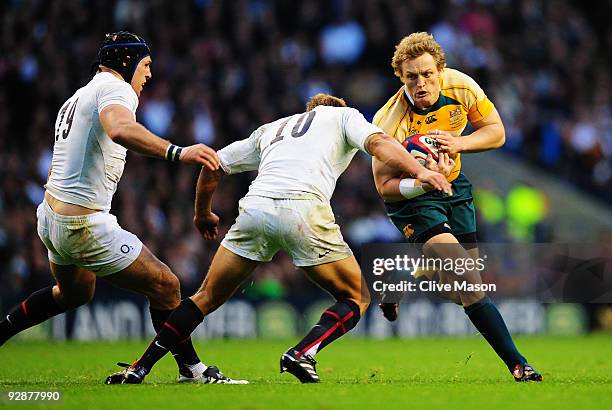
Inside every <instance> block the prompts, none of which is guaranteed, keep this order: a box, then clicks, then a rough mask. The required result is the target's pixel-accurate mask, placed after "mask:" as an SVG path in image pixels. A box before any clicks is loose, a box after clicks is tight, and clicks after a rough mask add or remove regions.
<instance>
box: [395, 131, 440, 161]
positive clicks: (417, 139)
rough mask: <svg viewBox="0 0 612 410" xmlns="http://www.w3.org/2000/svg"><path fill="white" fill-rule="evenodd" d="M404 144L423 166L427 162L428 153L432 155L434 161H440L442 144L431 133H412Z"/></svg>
mask: <svg viewBox="0 0 612 410" xmlns="http://www.w3.org/2000/svg"><path fill="white" fill-rule="evenodd" d="M402 145H403V146H404V148H406V151H408V153H409V154H410V155H412V156H413V157H414V158H415V159H416V160H417V161H419V163H420V164H421V165H423V166H425V164H426V160H427V155H431V157H432V158H433V160H434V161H436V162H437V161H438V148H439V147H440V144H438V142H437V141H436V140H435V138H433V137H432V136H430V135H425V134H414V135H411V136H409V137H408V138H406V139H405V140H404V142H402Z"/></svg>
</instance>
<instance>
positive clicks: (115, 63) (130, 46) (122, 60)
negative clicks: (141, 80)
mask: <svg viewBox="0 0 612 410" xmlns="http://www.w3.org/2000/svg"><path fill="white" fill-rule="evenodd" d="M148 55H151V50H150V49H149V46H148V44H147V43H146V41H145V40H144V39H143V38H142V37H140V36H137V35H136V34H133V33H130V32H127V31H118V32H116V33H109V34H106V36H105V38H104V41H103V42H102V45H101V46H100V50H99V51H98V57H97V59H96V61H95V62H94V63H93V67H92V68H94V69H97V68H98V66H100V65H103V66H105V67H108V68H112V69H113V70H115V71H117V72H118V73H119V74H121V76H122V77H123V79H124V80H125V81H126V82H127V83H131V82H132V77H133V76H134V72H135V71H136V67H138V63H140V60H142V59H143V58H145V57H146V56H148Z"/></svg>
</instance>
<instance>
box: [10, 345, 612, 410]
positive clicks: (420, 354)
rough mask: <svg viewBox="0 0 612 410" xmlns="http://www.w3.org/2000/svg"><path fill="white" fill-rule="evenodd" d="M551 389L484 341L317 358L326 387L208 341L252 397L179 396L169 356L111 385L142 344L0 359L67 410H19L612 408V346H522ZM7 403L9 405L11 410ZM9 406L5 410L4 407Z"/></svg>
mask: <svg viewBox="0 0 612 410" xmlns="http://www.w3.org/2000/svg"><path fill="white" fill-rule="evenodd" d="M517 343H518V345H519V347H520V348H521V350H522V352H523V353H524V354H525V355H526V356H527V357H528V358H529V360H530V361H531V363H532V364H533V365H534V366H535V367H536V368H537V369H538V370H540V371H541V372H542V374H543V376H544V382H543V383H538V384H535V383H515V382H514V381H513V379H512V377H511V376H510V374H509V373H508V372H507V371H506V370H505V368H504V367H503V365H502V363H501V362H500V361H499V360H498V359H497V357H496V356H495V354H494V353H493V352H492V351H491V350H490V348H489V347H488V345H486V343H485V342H484V340H482V339H479V338H477V337H471V338H436V339H417V340H398V339H392V340H384V341H381V340H366V339H346V340H341V341H339V342H337V343H334V344H333V345H331V346H329V347H328V348H327V349H325V350H324V351H323V352H321V353H320V354H319V355H318V360H319V364H318V366H317V367H318V370H319V374H320V376H321V379H322V383H321V384H319V385H300V384H299V383H298V382H297V381H296V380H295V379H294V378H293V377H292V376H291V375H288V374H282V375H281V374H279V373H278V357H279V355H280V353H281V352H282V351H284V350H285V349H286V348H287V346H288V345H289V342H288V341H270V340H232V341H219V340H217V341H208V342H202V343H198V344H197V349H198V351H199V352H200V353H201V356H202V357H203V359H204V360H205V361H206V362H207V363H208V364H216V365H218V366H219V367H220V368H221V370H222V371H224V372H225V373H226V374H228V375H229V376H230V377H234V378H247V379H249V380H250V381H251V384H250V385H248V386H223V385H178V384H176V383H175V378H176V370H175V366H174V361H173V360H172V358H170V357H166V358H164V359H163V360H162V361H161V362H160V363H159V364H158V365H157V366H156V367H155V368H154V371H153V373H152V374H151V375H149V376H148V378H147V380H146V384H144V385H139V386H106V385H103V384H102V382H103V380H104V378H105V376H106V375H107V374H109V373H110V372H113V371H115V370H117V369H118V368H117V367H115V366H114V363H115V362H116V361H119V360H122V361H132V360H134V359H135V358H136V357H137V356H138V355H139V354H140V353H141V351H142V350H143V349H144V347H145V345H146V343H145V342H129V343H128V342H121V343H63V344H55V343H41V342H21V343H17V342H12V343H11V342H9V343H8V344H7V345H5V346H4V347H2V348H0V390H3V395H4V397H6V392H7V391H15V390H20V391H23V390H29V391H36V390H38V391H41V390H60V391H61V392H62V394H63V398H62V401H61V402H60V403H46V404H44V405H42V404H36V405H29V404H23V403H21V404H14V405H9V406H11V407H15V408H20V409H23V408H30V407H36V408H42V407H45V406H46V408H62V409H63V408H75V409H76V408H78V409H97V408H133V409H148V408H167V409H175V408H176V409H191V410H193V409H221V408H232V409H259V408H276V409H278V408H282V409H293V408H322V409H331V408H366V407H371V408H385V409H391V408H411V409H412V408H427V409H441V408H444V409H446V408H448V409H477V408H490V409H505V408H514V409H517V408H518V409H525V408H539V409H553V408H566V409H573V410H576V409H587V408H598V409H604V408H612V335H610V334H608V335H602V334H600V335H592V336H588V337H572V338H569V337H568V338H560V337H537V338H519V339H518V340H517ZM5 403H6V402H5ZM1 407H5V404H0V408H1Z"/></svg>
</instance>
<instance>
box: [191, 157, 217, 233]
mask: <svg viewBox="0 0 612 410" xmlns="http://www.w3.org/2000/svg"><path fill="white" fill-rule="evenodd" d="M222 172H223V171H221V170H220V169H219V170H216V171H211V170H209V169H207V168H205V167H202V169H201V170H200V176H199V177H198V183H197V185H196V198H195V216H194V217H193V223H194V225H195V226H196V228H198V230H199V231H200V233H201V234H202V236H204V239H207V240H212V239H215V238H216V237H217V225H218V224H219V217H218V216H217V215H215V214H214V213H213V212H212V197H213V194H214V193H215V191H216V189H217V186H218V185H219V178H220V177H221V173H222Z"/></svg>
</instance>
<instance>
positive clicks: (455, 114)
mask: <svg viewBox="0 0 612 410" xmlns="http://www.w3.org/2000/svg"><path fill="white" fill-rule="evenodd" d="M449 114H450V115H449V117H450V120H451V122H454V121H459V120H460V119H461V108H455V109H454V110H452V111H451V112H450V113H449Z"/></svg>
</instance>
